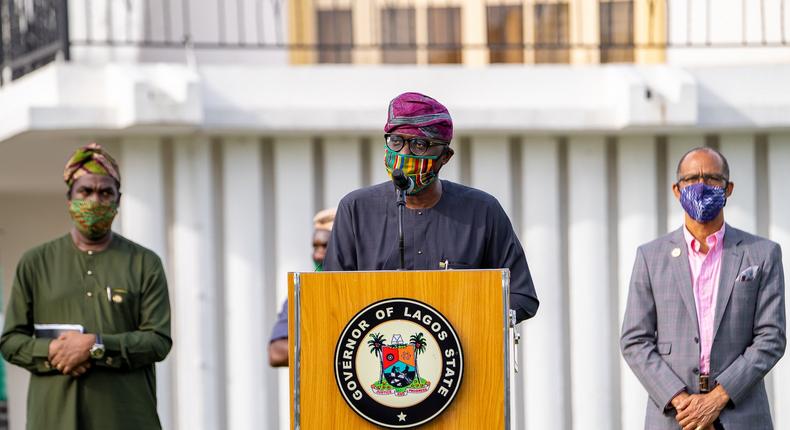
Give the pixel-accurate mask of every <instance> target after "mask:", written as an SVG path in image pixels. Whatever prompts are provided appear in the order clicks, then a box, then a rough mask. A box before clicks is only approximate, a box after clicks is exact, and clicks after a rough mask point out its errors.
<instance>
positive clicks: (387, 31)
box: [0, 0, 790, 85]
mask: <svg viewBox="0 0 790 430" xmlns="http://www.w3.org/2000/svg"><path fill="white" fill-rule="evenodd" d="M286 1H288V4H286ZM787 1H790V0H777V1H772V2H770V8H769V7H768V6H766V4H767V2H766V0H741V3H740V4H739V5H735V6H732V3H728V4H727V5H729V6H727V5H723V4H720V3H719V2H716V1H714V0H686V1H682V0H648V1H647V6H648V12H647V17H646V18H645V17H640V18H639V19H640V20H641V21H642V22H643V23H642V24H640V25H647V26H648V28H647V35H648V36H647V37H646V38H645V37H639V38H637V37H635V36H634V33H635V31H636V30H635V28H634V27H635V25H634V22H635V19H634V13H635V12H634V9H635V8H634V6H633V3H632V1H630V0H600V1H599V7H598V9H597V12H593V13H591V15H592V16H590V17H589V19H581V20H579V19H577V20H573V22H571V19H570V18H569V13H568V10H563V9H562V8H563V5H565V6H564V7H568V4H569V3H568V2H567V1H562V0H560V1H555V0H551V1H549V0H523V1H522V2H520V3H519V2H512V1H510V2H506V3H505V4H506V5H507V6H508V7H510V8H513V7H515V8H516V9H518V10H521V9H524V10H527V8H532V14H531V15H527V14H522V15H521V17H519V18H518V19H517V22H516V21H512V20H509V19H508V18H507V17H505V15H503V14H507V13H510V12H512V11H506V10H501V11H498V12H497V13H492V10H493V8H496V7H498V6H500V2H498V1H495V0H491V1H489V3H490V4H489V5H488V6H489V7H488V9H487V10H486V13H485V14H484V16H481V17H480V19H481V20H483V23H484V25H485V26H487V28H488V34H487V35H486V36H485V40H481V41H477V42H474V43H468V42H467V43H464V42H462V41H461V37H460V36H459V34H462V33H461V32H462V31H463V28H461V29H460V30H459V27H458V25H455V23H454V22H452V23H451V24H452V25H449V24H447V23H448V22H450V21H448V20H454V19H457V17H460V16H463V14H459V13H457V11H453V13H447V14H446V16H442V15H441V14H435V13H431V11H430V10H429V13H428V17H429V18H428V19H429V21H430V20H432V19H436V20H438V21H436V22H438V23H444V24H447V25H444V24H440V25H438V26H437V25H430V23H429V25H427V27H429V28H427V29H424V31H425V33H426V34H428V40H427V41H424V38H423V41H421V42H418V41H417V40H416V38H415V37H414V35H413V34H407V35H405V36H402V35H400V33H399V31H404V30H406V31H410V32H414V31H416V30H415V28H416V18H415V17H414V14H413V13H398V12H397V10H403V9H407V10H408V9H411V10H413V9H414V7H415V6H414V4H415V2H414V1H412V0H398V1H394V0H347V1H343V2H340V1H334V2H329V4H332V5H337V6H333V7H332V8H328V9H330V10H341V11H342V13H329V14H327V13H323V12H325V11H326V10H327V8H324V7H323V6H321V9H313V10H310V11H307V14H308V15H304V14H302V15H299V14H300V13H304V10H305V9H304V8H307V7H315V6H310V5H316V4H319V3H318V2H308V1H304V0H0V36H1V37H0V71H2V73H0V85H2V83H3V80H6V81H7V80H9V79H16V78H18V77H20V76H22V75H24V74H26V73H29V72H30V71H32V70H35V69H36V68H39V67H41V66H43V65H45V64H47V63H49V62H51V61H53V60H54V59H55V58H58V57H61V58H63V59H64V60H69V51H70V48H71V47H74V49H76V48H78V47H79V48H90V47H127V46H131V47H142V48H152V49H160V48H164V49H167V48H171V49H172V48H190V49H196V50H201V49H205V50H211V49H214V50H216V49H236V50H273V51H287V52H308V53H312V54H316V55H314V56H313V58H314V59H315V60H314V61H319V62H320V61H322V59H323V61H327V62H348V61H351V59H352V55H351V54H350V53H351V52H352V51H353V52H363V53H364V52H366V51H381V52H382V53H383V54H384V55H382V56H381V58H382V61H384V62H404V63H410V62H411V63H414V62H416V61H417V60H416V58H417V56H416V54H415V52H417V51H419V50H425V51H427V55H426V57H425V58H428V61H429V62H434V61H435V62H458V61H459V58H461V55H460V53H461V52H470V51H474V50H485V51H486V52H488V53H489V54H490V57H489V60H490V61H491V62H523V61H526V60H525V59H524V55H523V51H524V50H534V51H535V52H534V58H532V60H530V61H533V62H560V63H562V62H568V58H569V50H597V51H599V52H600V59H601V61H602V62H605V61H620V62H629V61H633V58H634V56H633V51H634V50H635V49H643V50H651V49H655V50H665V49H671V48H741V47H788V46H790V44H789V43H788V37H787V31H786V28H785V23H786V22H790V16H788V13H790V11H788V10H787V8H786V7H785V5H786V2H787ZM435 3H436V8H435V9H441V8H443V7H444V8H445V9H452V8H447V7H446V5H447V3H446V2H443V1H439V2H435ZM371 4H372V5H374V6H375V8H374V10H380V12H381V13H378V14H376V16H371V17H370V23H369V24H370V25H368V26H367V27H369V29H368V30H366V31H370V34H367V35H366V36H367V37H358V36H359V30H358V29H357V30H353V31H352V29H351V28H349V25H354V23H356V22H357V21H356V20H354V19H351V18H349V14H355V13H357V12H358V11H360V10H362V9H368V10H370V5H371ZM428 4H429V9H431V7H430V5H432V4H433V3H432V2H428ZM703 4H704V5H705V8H704V11H705V12H704V13H705V15H704V16H700V15H699V13H700V12H699V9H695V7H698V6H699V5H703ZM341 5H342V6H341ZM558 5H559V6H558ZM362 6H365V7H364V8H363V7H362ZM461 7H463V3H461ZM724 7H735V8H736V9H738V10H729V11H725V12H726V13H729V14H730V16H736V17H737V16H740V19H741V29H733V34H732V37H731V38H727V40H726V41H725V40H723V39H721V38H719V39H715V38H713V37H712V36H711V35H712V34H713V31H712V30H711V29H712V28H713V26H714V25H715V24H716V23H715V22H713V21H714V20H715V19H716V18H715V17H714V14H717V13H722V9H721V8H724ZM70 8H72V10H69V9H70ZM287 8H289V9H292V10H291V14H295V15H294V16H302V17H304V16H309V17H310V19H306V20H302V19H295V20H290V22H291V23H292V24H291V25H292V26H293V27H292V28H291V29H290V30H289V31H286V28H285V26H286V24H285V23H286V22H289V19H288V17H287V16H285V13H286V10H287ZM676 9H677V10H676ZM747 9H748V11H749V13H748V14H747ZM769 9H770V10H769ZM300 11H301V12H300ZM322 11H323V12H322ZM681 12H682V13H681ZM733 13H734V14H736V15H732V14H733ZM70 14H73V15H74V16H75V17H76V16H78V17H79V18H80V19H76V20H74V21H72V23H73V27H74V28H71V29H69V15H70ZM738 14H740V15H738ZM755 14H756V15H757V20H756V21H755V20H754V17H753V16H754V15H755ZM515 15H516V16H518V13H516V14H515ZM747 15H749V16H751V18H750V19H749V20H747ZM432 16H434V17H435V18H431V17H432ZM523 16H533V17H539V18H536V19H538V20H543V21H533V22H522V21H523ZM656 16H665V17H666V18H665V19H661V20H658V19H654V18H655V17H656ZM196 17H197V18H196ZM333 17H334V18H333ZM335 18H336V19H335ZM677 19H685V20H686V21H685V22H681V23H678V22H672V20H677ZM198 22H199V24H197V23H198ZM514 22H516V24H514ZM130 23H131V24H130ZM492 23H493V24H492ZM618 23H619V24H618ZM623 23H625V24H623ZM645 23H646V24H645ZM675 24H678V25H675ZM513 25H517V26H521V27H519V28H521V30H520V31H519V30H516V31H514V30H513V28H512V27H511V26H513ZM572 25H573V26H576V28H571V26H572ZM589 25H595V26H596V27H597V28H598V30H597V31H598V32H599V37H598V38H597V39H596V42H595V43H590V42H585V41H578V40H575V41H574V40H572V38H571V37H570V34H571V33H572V32H573V33H576V34H585V33H587V31H586V28H585V27H586V26H589ZM492 26H493V27H492ZM496 26H500V27H501V28H499V29H497V27H496ZM755 26H756V27H757V28H755ZM308 27H311V28H308ZM437 27H438V28H437ZM207 28H210V31H209V30H207ZM492 28H493V31H492ZM553 28H554V29H555V30H553ZM395 29H397V30H398V31H395ZM678 29H685V31H679V30H678ZM525 30H526V32H532V33H533V35H534V37H529V38H524V37H522V36H523V34H526V33H525ZM615 30H616V31H615ZM442 32H444V33H442ZM671 32H674V33H672V34H670V33H671ZM445 33H446V34H445ZM519 33H521V36H519V35H518V34H519ZM682 33H685V35H684V34H682ZM289 34H290V35H306V34H313V35H319V34H321V35H329V36H328V37H329V38H330V40H315V39H317V38H316V37H313V39H312V40H309V39H308V38H307V37H300V38H299V39H298V40H288V35H289ZM512 34H516V36H511V35H512ZM755 34H757V35H758V36H756V37H755ZM527 39H530V40H527Z"/></svg>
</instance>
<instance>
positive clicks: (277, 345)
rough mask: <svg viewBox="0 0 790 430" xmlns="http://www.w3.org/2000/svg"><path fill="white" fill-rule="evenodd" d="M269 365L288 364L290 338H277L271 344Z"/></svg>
mask: <svg viewBox="0 0 790 430" xmlns="http://www.w3.org/2000/svg"><path fill="white" fill-rule="evenodd" d="M269 365H270V366H272V367H282V366H287V365H288V339H277V340H274V341H272V342H271V343H270V344H269Z"/></svg>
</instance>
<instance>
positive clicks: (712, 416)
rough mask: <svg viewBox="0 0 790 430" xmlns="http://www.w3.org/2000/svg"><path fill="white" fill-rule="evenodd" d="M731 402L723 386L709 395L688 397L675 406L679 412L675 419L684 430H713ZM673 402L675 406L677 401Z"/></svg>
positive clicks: (673, 400) (717, 387)
mask: <svg viewBox="0 0 790 430" xmlns="http://www.w3.org/2000/svg"><path fill="white" fill-rule="evenodd" d="M729 400H730V397H729V396H728V395H727V392H726V391H725V390H724V388H723V387H722V386H721V385H719V386H716V388H714V389H713V391H711V392H710V393H707V394H692V395H688V396H687V397H686V398H685V399H682V400H680V401H679V402H678V405H676V406H675V409H677V411H678V413H677V415H676V416H675V419H676V420H677V422H678V424H680V427H682V428H683V430H698V429H708V428H711V427H712V426H713V422H714V421H716V418H718V417H719V414H720V413H721V411H722V409H724V406H726V405H727V402H729ZM672 402H673V405H675V399H672Z"/></svg>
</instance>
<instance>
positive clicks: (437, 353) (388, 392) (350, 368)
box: [334, 299, 464, 428]
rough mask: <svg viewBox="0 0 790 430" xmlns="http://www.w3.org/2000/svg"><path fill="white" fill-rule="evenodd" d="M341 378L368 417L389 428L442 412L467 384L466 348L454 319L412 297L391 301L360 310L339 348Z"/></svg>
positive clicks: (407, 425) (337, 359)
mask: <svg viewBox="0 0 790 430" xmlns="http://www.w3.org/2000/svg"><path fill="white" fill-rule="evenodd" d="M334 364H335V379H336V381H337V386H338V388H339V389H340V393H341V394H342V395H343V398H344V399H345V401H346V403H348V405H349V406H350V407H351V408H352V409H353V410H354V411H355V412H356V413H357V414H359V415H360V416H361V417H362V418H364V419H366V420H368V421H370V422H372V423H374V424H377V425H380V426H383V427H389V428H410V427H416V426H419V425H422V424H425V423H427V422H428V421H431V420H432V419H434V418H436V417H437V416H439V415H440V414H441V413H442V412H444V410H445V409H447V407H448V406H449V405H450V403H452V401H453V399H454V398H455V395H456V393H457V392H458V387H459V386H460V385H461V378H462V376H463V370H464V359H463V351H462V349H461V342H460V341H459V340H458V335H457V334H456V333H455V330H454V329H453V327H452V325H451V324H450V322H449V321H448V320H447V319H446V318H445V317H444V316H443V315H442V314H441V313H440V312H439V311H437V310H436V309H434V308H432V307H431V306H429V305H427V304H425V303H422V302H419V301H417V300H412V299H387V300H382V301H379V302H376V303H373V304H371V305H369V306H367V307H366V308H365V309H362V310H361V311H359V312H358V313H357V314H356V315H355V316H354V317H353V318H352V319H351V320H350V321H349V322H348V324H346V327H345V328H344V329H343V332H342V333H341V334H340V337H339V338H338V341H337V346H336V347H335V363H334Z"/></svg>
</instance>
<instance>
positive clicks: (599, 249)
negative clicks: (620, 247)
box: [568, 137, 619, 429]
mask: <svg viewBox="0 0 790 430" xmlns="http://www.w3.org/2000/svg"><path fill="white" fill-rule="evenodd" d="M606 196H607V180H606V147H605V144H604V139H603V138H602V137H578V138H571V139H570V144H569V145H568V221H569V235H568V241H569V246H568V248H569V267H570V297H569V302H570V303H569V308H570V311H569V313H570V316H571V319H570V334H571V354H570V355H571V383H572V386H573V389H572V390H571V401H572V417H573V423H574V428H578V429H588V428H595V429H611V428H615V423H616V421H617V420H618V419H619V417H615V416H613V414H612V411H613V406H612V405H613V404H614V403H615V402H617V400H618V399H614V398H613V396H612V392H613V389H614V382H613V380H614V375H613V374H612V370H613V368H614V363H615V361H614V360H615V357H614V354H615V353H616V347H615V341H616V339H617V338H616V336H615V335H614V333H613V332H612V327H611V315H612V312H614V311H615V309H614V306H613V304H612V300H611V294H610V291H611V289H610V288H611V285H612V282H611V275H610V273H609V258H608V257H609V256H608V253H609V246H608V234H607V229H606V228H607V215H608V214H607V208H606Z"/></svg>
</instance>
